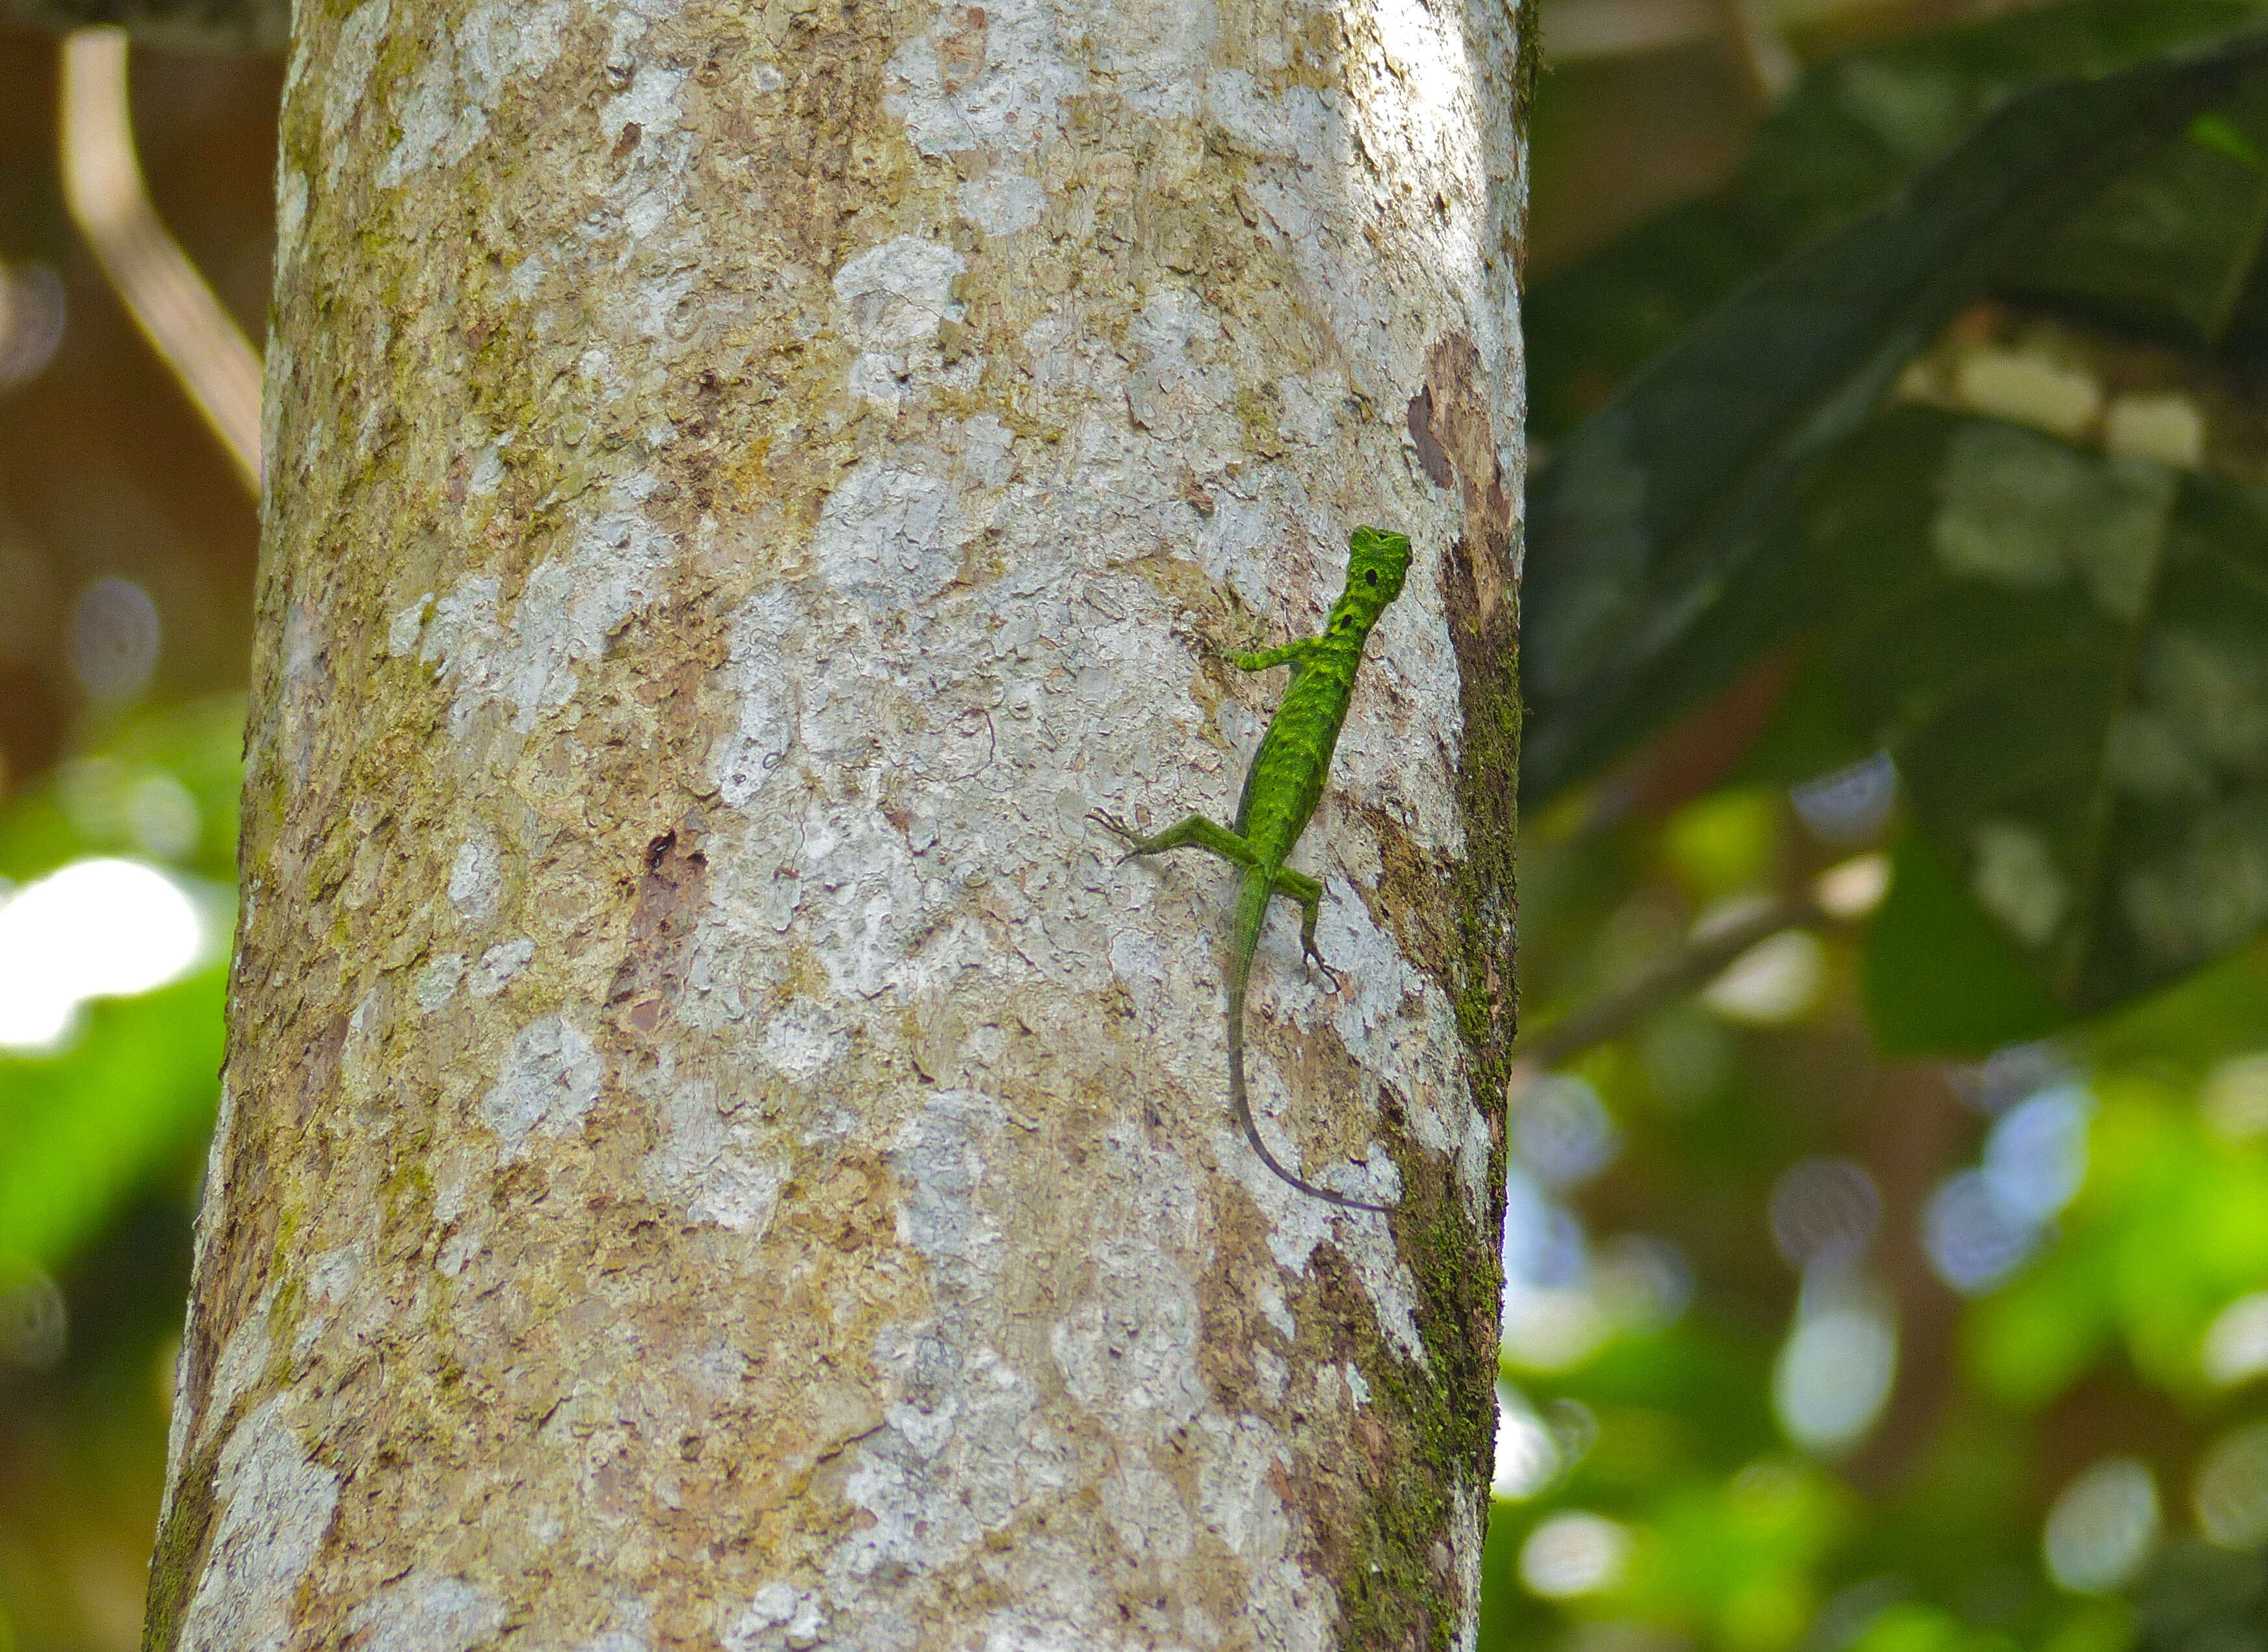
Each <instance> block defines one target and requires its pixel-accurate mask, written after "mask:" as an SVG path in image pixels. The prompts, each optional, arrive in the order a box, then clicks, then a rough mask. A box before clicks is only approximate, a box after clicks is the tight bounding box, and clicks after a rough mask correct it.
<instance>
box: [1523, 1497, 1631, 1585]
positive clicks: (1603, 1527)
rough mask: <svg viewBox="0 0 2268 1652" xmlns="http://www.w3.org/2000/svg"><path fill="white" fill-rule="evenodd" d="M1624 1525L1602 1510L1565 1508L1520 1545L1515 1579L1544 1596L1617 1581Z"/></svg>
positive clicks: (1624, 1559) (1627, 1539) (1626, 1558)
mask: <svg viewBox="0 0 2268 1652" xmlns="http://www.w3.org/2000/svg"><path fill="white" fill-rule="evenodd" d="M1630 1551H1631V1536H1630V1532H1629V1531H1628V1530H1627V1529H1626V1528H1625V1527H1623V1526H1621V1525H1618V1524H1616V1523H1615V1522H1614V1521H1611V1520H1609V1519H1608V1518H1606V1517H1605V1516H1603V1515H1594V1514H1586V1513H1583V1512H1581V1511H1580V1510H1572V1509H1571V1510H1569V1511H1568V1512H1567V1513H1565V1514H1557V1515H1553V1516H1551V1517H1550V1519H1548V1520H1545V1521H1543V1522H1541V1523H1540V1524H1538V1525H1537V1526H1536V1528H1535V1531H1531V1532H1529V1533H1528V1541H1527V1542H1525V1543H1523V1544H1521V1546H1520V1581H1521V1582H1522V1583H1525V1584H1526V1585H1527V1586H1528V1592H1529V1593H1530V1594H1533V1595H1537V1596H1540V1597H1543V1599H1545V1600H1572V1599H1575V1598H1576V1597H1580V1596H1583V1595H1599V1594H1603V1593H1605V1592H1606V1591H1607V1590H1610V1589H1612V1588H1613V1587H1614V1586H1615V1585H1616V1583H1618V1582H1621V1581H1622V1576H1623V1571H1624V1568H1625V1567H1627V1566H1628V1565H1629V1563H1630Z"/></svg>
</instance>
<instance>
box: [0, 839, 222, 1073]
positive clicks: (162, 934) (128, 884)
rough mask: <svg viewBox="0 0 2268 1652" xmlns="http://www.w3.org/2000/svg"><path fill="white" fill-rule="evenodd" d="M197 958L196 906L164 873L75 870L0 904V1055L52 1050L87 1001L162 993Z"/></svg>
mask: <svg viewBox="0 0 2268 1652" xmlns="http://www.w3.org/2000/svg"><path fill="white" fill-rule="evenodd" d="M203 950H204V924H203V921H202V920H201V919H200V918H199V917H198V915H197V909H196V906H195V903H194V902H193V901H191V900H190V899H189V897H188V894H187V893H186V892H184V891H183V890H182V889H181V887H180V885H178V884H176V883H174V882H173V879H171V878H169V877H166V875H165V874H164V873H163V872H160V871H158V870H155V869H154V868H152V867H149V866H144V865H143V864H142V863H140V862H138V861H123V860H110V859H100V860H86V861H75V862H73V863H71V864H70V865H69V866H66V867H64V868H63V870H60V871H56V872H53V873H50V874H49V875H48V876H47V877H42V878H40V879H39V880H38V881H37V882H36V883H33V884H29V885H26V886H25V887H24V888H23V889H22V890H21V891H19V892H18V893H17V894H15V895H14V896H13V897H12V898H11V899H8V900H7V901H6V902H5V904H4V905H0V1048H11V1049H18V1050H40V1049H47V1048H50V1047H52V1046H55V1044H57V1043H58V1042H60V1041H61V1039H63V1036H64V1034H65V1033H66V1032H69V1031H70V1024H71V1021H72V1018H73V1017H74V1015H75V1014H76V1012H77V1009H78V1007H79V1005H80V1004H81V1003H83V1002H85V1001H86V1000H88V999H90V998H109V997H127V996H130V995H133V994H136V993H143V992H148V991H149V990H151V988H155V987H160V986H163V985H164V984H165V983H166V982H167V981H169V980H173V979H175V978H176V977H177V976H179V975H180V974H181V973H183V972H184V971H186V970H187V969H188V968H189V966H191V965H193V964H194V963H195V961H196V960H197V958H198V957H199V956H200V954H201V953H202V952H203Z"/></svg>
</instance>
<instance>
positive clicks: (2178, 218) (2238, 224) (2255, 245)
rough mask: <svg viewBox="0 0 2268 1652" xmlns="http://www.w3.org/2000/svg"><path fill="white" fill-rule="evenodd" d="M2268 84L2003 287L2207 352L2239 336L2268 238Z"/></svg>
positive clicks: (2094, 206) (2124, 185)
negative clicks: (2263, 151)
mask: <svg viewBox="0 0 2268 1652" xmlns="http://www.w3.org/2000/svg"><path fill="white" fill-rule="evenodd" d="M2261 143H2268V84H2253V85H2250V86H2249V87H2247V88H2246V91H2245V92H2244V95H2242V97H2240V98H2239V99H2237V100H2236V101H2235V103H2233V104H2231V105H2230V106H2228V109H2227V110H2226V111H2225V112H2222V113H2220V114H2213V115H2211V116H2208V117H2205V119H2204V120H2201V121H2195V122H2192V123H2191V127H2190V128H2189V130H2188V131H2187V132H2186V133H2184V134H2183V136H2180V137H2178V138H2176V139H2175V140H2173V141H2172V142H2170V143H2165V144H2162V145H2161V146H2160V148H2159V150H2158V151H2157V152H2156V153H2155V154H2154V155H2152V156H2151V157H2150V158H2148V159H2147V160H2146V161H2144V162H2143V163H2142V165H2139V166H2137V167H2135V168H2134V169H2133V170H2132V172H2129V173H2126V174H2125V175H2124V176H2123V177H2121V178H2120V179H2118V180H2117V182H2116V183H2114V184H2112V185H2111V187H2110V188H2108V189H2106V190H2104V191H2103V193H2102V195H2099V196H2097V197H2096V198H2095V200H2093V201H2091V202H2088V204H2087V206H2086V207H2085V208H2084V209H2081V210H2080V213H2079V214H2078V215H2077V216H2076V217H2073V220H2072V221H2071V222H2070V223H2069V224H2066V225H2065V226H2064V228H2063V230H2062V231H2061V232H2059V233H2058V234H2057V235H2056V236H2055V237H2054V238H2053V239H2051V240H2049V241H2048V242H2046V243H2045V244H2044V245H2043V246H2039V247H2037V248H2036V249H2035V250H2034V251H2032V252H2031V253H2028V254H2026V256H2025V257H2024V258H2023V260H2022V261H2021V262H2020V263H2019V264H2018V265H2017V266H2016V268H2014V269H2012V270H2010V271H2009V273H2008V275H2007V278H2006V280H2005V281H2004V282H2003V283H2001V284H2002V286H2003V287H2004V288H2005V289H2007V290H2009V291H2012V292H2015V293H2019V294H2023V295H2027V296H2031V297H2039V298H2045V299H2048V300H2051V301H2053V302H2056V303H2058V304H2060V305H2064V306H2065V307H2066V308H2069V309H2073V310H2076V311H2078V312H2081V313H2084V314H2088V315H2093V316H2096V317H2099V318H2101V319H2103V320H2105V321H2108V322H2110V323H2111V324H2113V325H2115V326H2118V327H2124V328H2127V329H2130V330H2132V331H2136V332H2141V333H2147V334H2156V335H2159V336H2161V337H2165V338H2169V339H2172V340H2175V341H2178V342H2180V343H2183V344H2188V345H2191V346H2195V347H2199V348H2206V349H2211V348H2216V347H2218V346H2219V345H2220V343H2221V342H2222V341H2224V340H2225V339H2226V338H2227V337H2228V333H2229V330H2230V327H2231V326H2232V324H2233V323H2234V321H2235V318H2236V312H2237V307H2238V305H2239V302H2240V301H2241V300H2242V297H2244V293H2245V290H2246V285H2247V283H2248V282H2249V281H2250V278H2251V275H2252V271H2253V268H2254V266H2255V264H2256V263H2257V261H2258V259H2259V256H2260V246H2261V235H2262V231H2264V230H2268V167H2264V166H2263V165H2261V163H2260V158H2259V151H2258V146H2259V145H2260V144H2261Z"/></svg>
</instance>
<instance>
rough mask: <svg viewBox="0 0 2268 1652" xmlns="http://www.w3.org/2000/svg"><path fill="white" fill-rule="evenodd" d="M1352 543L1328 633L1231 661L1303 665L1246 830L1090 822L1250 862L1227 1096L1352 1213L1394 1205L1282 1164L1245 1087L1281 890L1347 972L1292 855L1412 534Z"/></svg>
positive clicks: (1247, 804)
mask: <svg viewBox="0 0 2268 1652" xmlns="http://www.w3.org/2000/svg"><path fill="white" fill-rule="evenodd" d="M1349 546H1350V548H1351V551H1352V553H1353V554H1352V556H1351V558H1350V559H1349V561H1348V563H1347V583H1346V590H1345V591H1343V592H1342V593H1341V594H1340V596H1339V599H1338V600H1337V602H1335V603H1333V604H1332V605H1331V613H1330V618H1329V620H1328V621H1327V622H1326V623H1325V625H1324V627H1323V629H1322V635H1318V636H1312V637H1308V638H1306V639H1304V640H1303V641H1300V642H1286V643H1285V645H1284V646H1283V647H1281V648H1271V649H1269V650H1265V651H1263V652H1262V653H1258V654H1238V655H1234V656H1232V658H1233V661H1234V663H1235V664H1236V665H1237V667H1238V668H1239V669H1240V670H1242V671H1248V672H1262V671H1266V670H1268V669H1269V668H1270V666H1273V665H1289V666H1290V667H1291V668H1292V681H1291V684H1290V686H1288V687H1286V688H1285V690H1284V701H1283V703H1282V704H1281V705H1279V706H1278V707H1277V708H1276V716H1274V717H1273V718H1272V719H1271V720H1270V723H1269V724H1268V731H1267V732H1266V733H1265V734H1263V735H1262V736H1261V737H1260V749H1259V751H1257V752H1256V753H1254V754H1253V758H1252V767H1250V768H1249V769H1248V770H1247V771H1246V772H1245V776H1244V796H1243V797H1241V798H1240V799H1239V800H1238V802H1237V805H1236V824H1235V826H1233V827H1230V828H1226V829H1225V828H1223V827H1221V826H1216V825H1215V824H1214V823H1213V822H1211V820H1208V819H1205V818H1204V816H1203V815H1196V814H1193V815H1191V816H1190V817H1189V819H1186V820H1184V821H1182V823H1181V824H1180V825H1178V826H1169V827H1167V829H1166V830H1165V831H1163V832H1160V833H1156V834H1155V835H1154V836H1151V837H1144V836H1142V835H1141V834H1140V833H1138V832H1136V831H1135V830H1134V829H1133V828H1132V827H1131V826H1128V825H1127V824H1126V823H1125V822H1124V821H1123V820H1121V819H1118V818H1117V817H1116V815H1109V814H1105V813H1103V812H1102V811H1100V810H1097V811H1095V812H1094V813H1093V814H1091V815H1089V816H1088V817H1087V819H1090V820H1093V821H1094V822H1095V824H1096V825H1098V826H1102V827H1104V828H1105V829H1107V830H1108V831H1109V832H1111V833H1115V834H1116V836H1117V837H1118V838H1119V839H1120V840H1122V841H1123V842H1124V843H1125V844H1126V846H1127V848H1126V853H1125V855H1123V857H1121V858H1122V862H1123V861H1128V860H1131V859H1133V858H1134V856H1136V855H1162V854H1163V853H1165V851H1167V849H1179V848H1193V849H1204V851H1205V852H1206V853H1208V854H1211V855H1219V856H1220V857H1221V859H1223V860H1225V861H1227V862H1229V863H1231V864H1233V865H1234V866H1236V867H1238V868H1240V869H1241V870H1240V872H1239V875H1238V877H1237V883H1236V929H1235V932H1234V934H1233V936H1232V938H1231V940H1230V943H1229V945H1230V952H1229V966H1228V1098H1229V1101H1230V1103H1231V1104H1232V1105H1233V1106H1234V1107H1235V1109H1236V1121H1237V1123H1238V1124H1239V1125H1241V1127H1243V1130H1244V1138H1245V1140H1246V1141H1248V1142H1251V1143H1252V1150H1253V1151H1254V1152H1255V1153H1257V1154H1258V1155H1259V1156H1260V1162H1261V1163H1262V1164H1265V1165H1266V1166H1267V1167H1268V1168H1269V1169H1270V1170H1271V1171H1275V1172H1276V1174H1277V1175H1278V1176H1280V1177H1282V1178H1284V1179H1285V1181H1287V1182H1289V1183H1290V1184H1291V1185H1292V1186H1294V1187H1296V1188H1298V1189H1299V1190H1300V1192H1301V1193H1310V1194H1313V1195H1314V1197H1315V1198H1317V1199H1321V1200H1324V1201H1325V1202H1327V1203H1329V1204H1334V1205H1337V1206H1339V1207H1341V1208H1344V1209H1347V1210H1374V1211H1379V1212H1381V1213H1383V1212H1385V1211H1387V1210H1388V1209H1389V1208H1390V1207H1388V1206H1386V1205H1373V1204H1366V1203H1365V1202H1364V1201H1363V1200H1359V1199H1349V1198H1348V1197H1347V1196H1346V1195H1345V1194H1344V1193H1332V1192H1331V1191H1330V1190H1329V1188H1325V1187H1317V1186H1314V1184H1313V1183H1311V1182H1304V1181H1301V1180H1300V1178H1298V1177H1297V1176H1294V1175H1292V1172H1291V1171H1287V1170H1285V1168H1284V1167H1283V1166H1282V1165H1281V1164H1278V1163H1277V1162H1276V1156H1275V1155H1274V1154H1272V1153H1270V1151H1269V1150H1268V1147H1267V1144H1266V1143H1265V1142H1263V1141H1261V1139H1260V1130H1259V1127H1257V1126H1256V1125H1255V1124H1254V1123H1253V1121H1252V1104H1251V1102H1250V1100H1249V1099H1248V1098H1247V1096H1246V1094H1245V1089H1244V989H1245V986H1246V984H1247V983H1248V981H1249V980H1251V978H1252V957H1253V954H1254V952H1255V951H1257V950H1258V948H1259V945H1260V930H1261V926H1262V925H1263V924H1264V923H1265V922H1266V921H1267V918H1268V901H1269V898H1270V896H1271V895H1282V896H1283V897H1285V899H1289V900H1294V901H1297V902H1298V903H1299V905H1300V946H1301V948H1302V949H1303V950H1304V951H1305V953H1306V955H1307V957H1308V958H1312V959H1314V963H1315V966H1316V967H1317V968H1318V969H1320V970H1322V972H1323V973H1324V974H1326V975H1328V976H1329V977H1330V980H1331V985H1332V988H1333V989H1334V990H1336V989H1337V986H1338V973H1337V971H1335V970H1333V969H1332V968H1331V966H1329V964H1326V963H1324V962H1323V955H1322V953H1321V952H1318V951H1316V950H1315V914H1316V913H1317V911H1318V910H1319V909H1320V907H1321V906H1322V899H1323V886H1322V885H1321V884H1319V883H1317V882H1316V881H1315V880H1314V878H1312V877H1306V876H1303V875H1302V874H1300V873H1299V872H1295V871H1293V870H1291V869H1290V868H1289V867H1287V866H1285V864H1284V863H1285V861H1286V860H1288V859H1290V858H1291V854H1292V846H1293V845H1294V844H1296V843H1298V842H1299V841H1300V833H1302V832H1304V831H1306V830H1307V822H1308V821H1309V820H1310V819H1313V818H1314V812H1315V805H1316V804H1319V803H1321V802H1322V799H1323V780H1324V777H1325V776H1326V775H1329V773H1330V768H1331V753H1332V752H1333V751H1334V750H1336V749H1337V745H1338V741H1339V730H1340V728H1341V727H1342V726H1343V725H1344V723H1345V722H1346V716H1347V707H1348V706H1349V705H1350V704H1351V702H1352V701H1353V699H1354V679H1355V673H1356V672H1358V671H1359V670H1360V669H1361V666H1362V648H1363V644H1364V642H1366V641H1368V640H1369V637H1370V628H1371V627H1373V625H1376V624H1377V623H1378V619H1379V616H1380V615H1381V614H1382V613H1385V612H1386V606H1387V604H1388V603H1390V602H1392V601H1393V600H1394V599H1395V598H1396V597H1397V596H1399V595H1401V594H1402V581H1403V576H1405V575H1407V574H1408V573H1409V571H1410V540H1409V537H1408V536H1407V535H1406V534H1401V533H1388V532H1385V531H1384V530H1382V529H1380V528H1357V529H1356V530H1355V531H1354V535H1353V538H1352V539H1351V540H1350V541H1349Z"/></svg>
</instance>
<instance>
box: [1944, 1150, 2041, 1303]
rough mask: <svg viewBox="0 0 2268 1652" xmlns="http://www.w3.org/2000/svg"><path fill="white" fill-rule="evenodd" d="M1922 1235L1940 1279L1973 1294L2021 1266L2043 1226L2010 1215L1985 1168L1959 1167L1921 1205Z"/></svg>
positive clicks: (1962, 1291) (1963, 1291) (1988, 1288)
mask: <svg viewBox="0 0 2268 1652" xmlns="http://www.w3.org/2000/svg"><path fill="white" fill-rule="evenodd" d="M1921 1237H1922V1248H1923V1250H1925V1251H1926V1252H1928V1254H1929V1260H1930V1266H1931V1267H1934V1268H1935V1269H1936V1270H1937V1275H1938V1277H1939V1278H1940V1279H1942V1280H1943V1281H1945V1282H1946V1283H1947V1284H1948V1285H1950V1286H1952V1287H1953V1289H1955V1290H1957V1291H1959V1292H1961V1293H1962V1295H1963V1296H1976V1295H1977V1294H1978V1293H1979V1292H1982V1291H1987V1290H1990V1289H1992V1287H1993V1286H1995V1285H1997V1284H1999V1283H2000V1281H2003V1280H2005V1279H2007V1277H2008V1276H2009V1275H2010V1274H2014V1272H2015V1271H2016V1270H2017V1269H2018V1268H2020V1267H2022V1266H2023V1265H2024V1263H2025V1261H2026V1260H2027V1259H2029V1258H2030V1256H2031V1254H2032V1252H2033V1251H2034V1250H2035V1249H2036V1247H2037V1246H2038V1245H2039V1242H2040V1230H2039V1229H2038V1228H2037V1227H2036V1226H2034V1225H2033V1224H2032V1223H2030V1222H2025V1221H2022V1220H2021V1219H2020V1218H2018V1217H2016V1216H2014V1215H2010V1214H2009V1213H2008V1211H2007V1209H2006V1208H2004V1207H2003V1206H2002V1205H2001V1203H2000V1201H1999V1199H1998V1198H1996V1197H1995V1196H1994V1195H1993V1192H1992V1183H1991V1182H1990V1181H1988V1180H1987V1179H1986V1178H1985V1172H1984V1171H1973V1170H1972V1171H1955V1173H1954V1174H1953V1175H1951V1176H1948V1177H1947V1178H1945V1179H1944V1180H1943V1181H1941V1182H1940V1183H1939V1184H1938V1185H1937V1191H1936V1192H1935V1193H1932V1194H1931V1195H1930V1196H1929V1202H1928V1203H1927V1204H1926V1205H1925V1206H1924V1207H1923V1208H1922V1213H1921Z"/></svg>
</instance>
